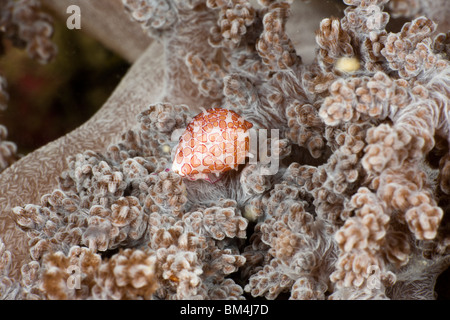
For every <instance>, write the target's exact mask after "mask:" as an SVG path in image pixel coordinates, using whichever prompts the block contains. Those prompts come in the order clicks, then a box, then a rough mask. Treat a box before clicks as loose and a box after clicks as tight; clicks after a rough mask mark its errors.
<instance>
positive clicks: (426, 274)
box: [0, 0, 450, 299]
mask: <svg viewBox="0 0 450 320" xmlns="http://www.w3.org/2000/svg"><path fill="white" fill-rule="evenodd" d="M122 2H123V4H124V8H125V9H126V11H127V12H129V13H130V16H131V19H132V20H133V21H135V22H137V23H140V24H141V26H142V27H143V29H144V30H145V31H146V32H147V34H149V35H152V36H157V38H158V40H159V41H162V42H163V43H164V44H165V45H166V48H170V50H168V52H166V58H167V61H168V62H170V63H168V66H167V68H168V69H167V73H166V74H167V75H169V76H168V77H167V78H166V79H165V82H166V84H165V85H166V87H167V92H170V93H171V94H174V92H175V91H174V90H175V89H176V90H179V91H180V92H179V93H178V96H177V97H176V98H177V99H175V100H176V101H181V100H182V99H180V97H183V95H184V97H185V98H186V101H198V105H189V106H188V105H187V104H190V103H192V102H189V103H188V102H186V104H180V103H169V102H158V101H148V102H146V103H145V104H146V106H145V107H144V106H143V111H142V112H141V113H140V114H139V115H137V119H138V126H136V127H134V128H129V130H128V131H126V132H124V133H123V135H122V138H121V139H120V140H119V141H116V142H115V143H114V144H111V145H110V146H109V147H108V148H107V150H104V152H93V151H90V150H86V151H85V152H84V153H81V154H78V155H76V156H71V157H69V158H68V159H67V163H68V166H67V167H68V169H67V170H66V171H65V172H64V173H63V174H62V175H61V177H60V179H59V182H58V185H55V188H54V191H53V192H51V193H49V194H46V195H44V196H43V197H42V199H41V203H40V204H23V205H22V206H18V207H15V208H13V209H12V211H13V214H14V217H15V221H16V223H17V225H18V226H19V227H20V228H21V229H22V230H24V231H25V232H26V233H27V235H28V238H29V245H30V252H29V261H28V262H26V263H25V264H24V265H23V266H22V268H21V274H20V276H19V279H14V278H12V277H9V272H10V269H11V264H12V262H11V261H12V257H13V256H14V252H11V251H8V250H6V247H5V245H4V244H3V242H0V297H2V298H12V299H27V298H34V299H245V298H253V297H264V298H266V299H277V298H285V297H288V298H290V299H429V298H432V297H434V296H435V292H434V290H435V288H434V284H435V283H436V278H437V277H438V275H439V274H440V273H441V272H442V271H443V270H445V269H446V268H448V266H449V264H450V263H449V262H450V258H449V254H450V240H449V239H450V228H449V219H448V215H449V214H450V213H449V212H450V210H449V208H450V206H449V203H450V202H449V195H450V180H449V179H450V160H449V159H450V153H449V147H448V146H449V143H450V119H449V104H448V101H449V98H450V81H449V75H450V63H449V55H448V53H449V43H450V42H449V38H450V37H449V34H448V33H438V31H437V30H438V25H437V22H435V21H433V20H432V17H428V16H417V15H418V14H420V13H426V10H425V9H424V6H423V4H424V3H426V2H427V1H419V0H392V1H389V0H371V1H368V0H367V1H366V0H344V3H345V4H346V5H347V8H346V9H345V11H344V13H343V17H342V18H336V17H329V18H325V19H323V20H322V21H321V22H320V23H318V25H317V29H318V30H317V33H316V35H315V39H316V42H317V49H316V58H315V59H314V61H312V62H311V63H310V64H305V63H303V62H302V59H301V57H300V56H299V55H298V54H297V53H296V50H295V47H294V44H293V41H292V40H291V39H290V37H289V32H287V30H286V22H287V20H288V19H290V18H292V17H290V6H291V5H298V3H299V2H292V1H266V0H264V1H262V0H261V1H259V4H260V6H258V7H256V6H253V5H252V3H251V2H250V1H245V0H230V1H225V0H192V1H178V0H161V1H155V0H139V1H138V0H122ZM26 3H28V2H26V1H16V2H9V6H8V8H10V9H8V10H9V11H8V12H9V13H8V14H3V15H2V22H3V24H5V25H6V27H8V26H11V25H14V24H17V23H20V22H19V21H18V20H17V19H19V18H20V17H21V16H20V15H16V16H11V13H14V12H15V11H14V10H15V9H14V8H16V7H17V6H19V4H22V5H24V4H26ZM30 3H31V2H30ZM11 8H12V9H11ZM17 10H18V9H17ZM22 10H25V9H22ZM388 10H391V11H388ZM389 12H392V14H393V15H394V16H396V17H397V16H404V17H409V18H410V19H411V21H408V22H406V23H405V24H404V25H403V27H402V28H401V30H400V31H399V32H390V31H389V29H387V26H388V22H389V19H390V14H389ZM33 17H34V18H35V19H34V20H33V21H35V20H36V19H37V20H39V18H41V19H43V20H45V23H44V27H45V26H47V24H46V21H47V20H46V19H44V17H43V16H41V15H39V14H36V15H34V16H33ZM33 21H31V22H33ZM192 21H194V22H195V26H190V25H189V23H191V22H192ZM31 22H30V23H31ZM194 22H192V23H194ZM33 23H34V22H33ZM301 23H302V21H298V24H299V26H301ZM25 27H26V26H22V27H21V28H25ZM44 27H43V28H44ZM21 28H19V33H18V34H15V33H6V35H7V36H8V37H15V38H17V39H18V38H21V39H22V40H25V41H27V42H28V47H27V48H28V50H29V52H30V54H31V55H36V54H38V53H40V55H38V57H37V58H38V59H44V58H45V59H46V58H49V57H50V51H51V50H50V51H48V52H47V51H45V50H43V48H48V49H50V46H49V45H48V44H47V42H46V41H47V40H48V39H47V37H46V36H48V35H50V33H49V32H50V29H49V28H47V27H45V28H44V29H42V30H43V31H42V30H41V29H36V30H38V31H39V30H40V31H39V32H37V33H30V34H27V35H28V38H24V35H23V34H22V33H21V31H20V30H22V29H21ZM188 28H193V29H194V28H195V30H196V32H197V31H198V32H202V34H201V37H202V38H201V39H200V40H199V41H198V43H197V42H195V41H191V40H190V39H187V38H186V34H185V33H184V32H186V31H187V30H188ZM44 31H45V32H44ZM143 36H145V35H143ZM33 39H34V40H33ZM36 39H37V40H36ZM33 41H34V42H36V41H37V42H36V43H37V45H36V46H32V45H30V43H34V42H33ZM175 49H176V50H175ZM45 59H44V60H45ZM0 79H1V78H0ZM0 85H2V82H0ZM0 89H2V91H0V94H2V93H3V89H4V88H3V86H0ZM3 95H5V94H3ZM171 98H172V96H170V95H168V96H164V99H162V100H161V101H171ZM189 98H192V99H189ZM172 101H173V100H172ZM1 102H2V101H0V103H1ZM202 108H205V109H209V110H208V111H206V110H205V111H204V112H203V113H201V114H200V117H207V116H208V115H210V116H211V121H212V122H214V121H217V127H219V126H222V125H223V126H227V124H228V123H227V122H226V121H225V120H227V121H228V122H229V121H231V120H233V121H238V120H239V118H238V116H237V115H240V116H242V118H243V119H245V120H246V121H248V122H243V124H242V123H240V125H241V126H242V125H244V126H245V129H249V128H250V127H251V126H252V129H254V130H256V131H257V132H258V130H259V131H260V132H263V131H264V132H271V129H276V130H277V131H273V132H277V133H278V135H277V136H275V135H274V134H273V135H272V136H270V135H269V136H266V139H264V138H263V136H261V135H260V136H258V140H257V142H258V149H257V150H258V153H257V154H252V155H251V156H252V157H253V158H250V157H247V158H246V156H249V155H248V154H247V153H246V152H244V153H242V152H241V153H239V152H240V151H242V150H245V151H248V146H247V145H245V142H246V141H244V146H241V147H238V146H237V145H236V144H233V143H230V144H229V146H227V145H226V143H225V144H223V146H224V148H229V150H228V149H227V150H226V155H230V156H234V157H235V158H233V159H231V158H230V159H231V160H233V161H232V162H230V164H232V165H231V166H230V169H231V168H233V169H235V170H223V169H224V163H223V162H219V161H218V158H219V156H220V154H219V151H220V152H222V151H223V150H222V149H221V150H218V149H217V150H216V149H214V148H215V145H211V149H208V150H206V145H204V144H202V143H203V142H205V143H206V142H207V140H208V139H209V140H208V141H212V142H225V141H226V140H227V139H226V138H227V137H224V136H220V135H219V133H222V131H221V132H219V131H217V130H215V129H214V128H215V126H214V123H210V121H203V122H201V123H199V122H198V120H199V116H197V117H196V115H197V114H198V110H199V109H202ZM221 108H223V109H221ZM195 110H197V112H196V111H195ZM220 110H223V111H220ZM228 110H232V111H228ZM221 112H222V113H221ZM215 113H217V115H216V114H215ZM228 116H229V117H228ZM221 117H222V118H223V119H222V118H221ZM233 117H234V118H236V119H234V118H233ZM192 119H193V120H194V122H193V123H195V124H196V125H197V127H196V128H195V129H196V131H195V132H194V131H193V130H190V129H192V128H191V127H190V126H191V125H190V123H192V122H191V121H192ZM230 119H231V120H230ZM221 120H224V121H223V123H221V122H220V121H221ZM118 121H119V120H118ZM196 121H197V122H196ZM238 122H239V121H238ZM247 123H248V125H247ZM250 123H251V125H250ZM200 125H201V126H200ZM186 128H187V130H186ZM240 128H241V129H243V127H240ZM223 129H224V130H223V132H224V133H225V135H226V134H228V132H227V131H226V130H225V127H224V128H223ZM3 131H5V130H3ZM177 133H182V136H181V140H180V139H179V138H180V135H177ZM211 133H213V134H214V135H213V134H211ZM193 135H195V137H194V136H193ZM5 137H6V132H4V134H1V137H0V138H2V139H4V138H5ZM202 139H203V140H204V141H203V140H202ZM219 140H220V141H219ZM231 140H233V139H231ZM180 141H181V143H180V145H179V144H178V143H179V142H180ZM233 142H234V140H233ZM3 145H5V144H4V143H3V144H2V146H3ZM5 146H7V145H5ZM208 147H209V146H208ZM1 150H3V151H2V153H1V154H0V156H2V157H3V158H0V159H6V160H4V161H2V163H1V165H3V162H4V163H5V165H7V163H6V162H7V161H8V160H7V157H8V155H13V153H14V150H13V149H12V148H8V147H6V148H2V149H1ZM173 151H175V152H173ZM264 151H265V152H264ZM8 152H9V153H8ZM205 152H211V153H213V154H214V155H215V157H210V158H208V159H207V158H205V157H203V158H202V159H203V160H205V161H206V160H207V163H206V162H205V164H203V163H199V162H198V161H197V160H198V159H199V156H200V155H203V154H204V153H205ZM215 152H217V156H216V154H215ZM238 156H239V160H243V161H239V163H237V162H236V161H235V160H236V159H237V157H238ZM274 157H275V158H276V160H277V164H278V170H277V171H276V172H275V173H272V174H268V173H267V172H268V167H269V166H270V162H268V160H269V159H271V160H273V159H275V158H274ZM230 159H229V160H227V159H226V158H225V162H226V161H231V160H230ZM244 160H245V161H244ZM208 161H209V162H208ZM188 162H189V163H188ZM241 162H242V163H241ZM173 163H175V164H176V165H175V166H174V168H175V170H171V164H173ZM186 164H188V165H189V166H186ZM225 164H226V163H225ZM200 165H202V167H201V169H202V170H203V171H200V170H198V171H197V172H195V170H196V168H197V167H200ZM205 168H206V170H204V169H205ZM207 170H209V171H207ZM214 172H220V173H221V175H222V176H221V178H220V179H219V180H218V181H215V183H208V182H205V181H204V180H202V179H189V177H188V176H189V175H190V174H192V173H193V174H194V175H195V174H200V173H214ZM194 177H197V176H194Z"/></svg>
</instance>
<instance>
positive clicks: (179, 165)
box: [172, 108, 253, 182]
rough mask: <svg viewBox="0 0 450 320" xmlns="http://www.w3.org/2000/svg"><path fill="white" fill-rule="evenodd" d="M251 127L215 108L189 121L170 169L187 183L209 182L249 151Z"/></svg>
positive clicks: (225, 111)
mask: <svg viewBox="0 0 450 320" xmlns="http://www.w3.org/2000/svg"><path fill="white" fill-rule="evenodd" d="M251 127H253V124H251V123H250V122H248V121H246V120H245V119H243V118H242V117H241V116H240V115H238V114H237V113H236V112H234V111H231V110H227V109H223V108H214V109H209V110H205V111H203V112H202V113H200V114H198V115H197V116H195V117H194V119H192V121H191V122H190V123H189V125H188V126H187V128H186V130H185V131H184V133H183V134H182V135H181V137H180V140H179V143H178V147H177V149H176V151H175V155H174V160H173V165H172V170H173V171H174V172H176V173H178V174H180V175H181V176H184V177H186V178H188V179H190V180H198V179H204V180H207V181H210V182H212V180H211V177H213V175H214V174H215V175H216V176H218V175H219V174H220V173H223V172H226V171H229V170H231V169H235V168H237V166H238V165H239V164H241V163H244V162H245V158H246V156H247V155H248V152H249V136H250V135H249V132H248V129H250V128H251Z"/></svg>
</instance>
